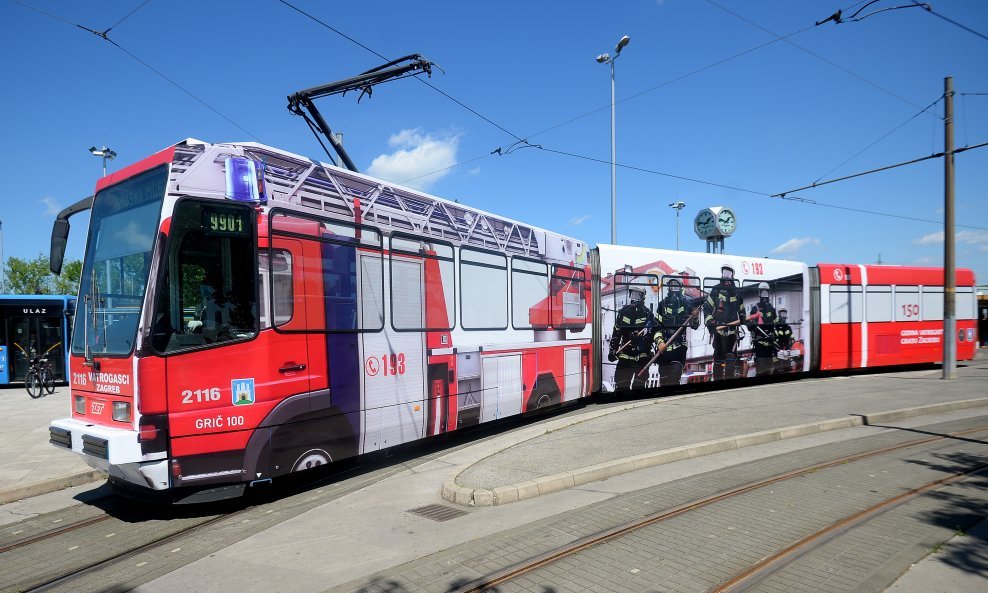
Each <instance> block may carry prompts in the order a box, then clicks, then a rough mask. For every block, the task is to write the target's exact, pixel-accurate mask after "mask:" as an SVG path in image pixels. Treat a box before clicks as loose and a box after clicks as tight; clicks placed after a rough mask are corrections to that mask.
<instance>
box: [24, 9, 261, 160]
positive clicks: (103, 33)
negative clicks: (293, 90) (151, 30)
mask: <svg viewBox="0 0 988 593" xmlns="http://www.w3.org/2000/svg"><path fill="white" fill-rule="evenodd" d="M149 1H150V0H145V2H144V3H143V4H141V5H140V6H138V7H137V8H135V9H134V10H132V11H130V13H128V14H127V15H126V16H124V17H123V18H122V19H120V20H118V21H117V22H116V23H115V24H114V25H113V27H116V26H117V25H119V24H120V23H122V22H123V21H124V20H126V19H127V18H129V17H130V16H131V15H132V14H134V13H135V12H137V10H138V9H140V8H141V7H143V6H144V5H145V4H147V3H148V2H149ZM10 2H13V3H14V4H19V5H20V6H23V7H24V8H27V9H30V10H33V11H35V12H38V13H40V14H43V15H45V16H47V17H50V18H52V19H55V20H58V21H61V22H63V23H65V24H67V25H71V26H73V27H76V28H78V29H82V30H83V31H87V32H89V33H92V34H93V35H96V36H97V37H99V38H101V39H103V40H104V41H108V42H109V43H110V44H111V45H113V46H114V47H116V48H117V49H119V50H120V51H122V52H123V53H125V54H127V55H128V56H129V57H130V58H131V59H133V60H135V61H137V62H138V63H140V64H141V65H143V66H144V67H146V68H148V69H149V70H151V71H152V72H154V73H155V74H157V75H158V76H160V77H161V78H163V79H164V80H166V81H167V82H169V83H170V84H172V85H173V86H174V87H175V88H177V89H178V90H180V91H182V92H183V93H185V94H186V95H188V96H189V97H191V98H192V99H194V100H195V101H197V102H198V103H200V104H201V105H203V106H204V107H206V108H207V109H209V110H210V111H212V112H213V113H215V114H216V115H218V116H220V117H221V118H223V119H224V120H226V121H227V122H229V123H230V124H232V125H233V126H235V127H236V128H238V129H240V130H241V131H242V132H244V133H245V134H247V135H248V136H250V137H251V138H253V139H254V140H257V141H258V142H260V141H261V140H260V138H258V137H257V136H256V135H255V134H253V133H252V132H250V131H249V130H247V129H246V128H244V127H243V126H242V125H240V124H238V123H237V122H235V121H233V120H232V119H230V118H229V117H227V116H226V115H225V114H223V113H222V112H221V111H220V110H218V109H216V108H215V107H213V106H212V105H210V104H209V103H207V102H206V101H205V100H203V99H202V98H200V97H198V96H197V95H196V94H195V93H193V92H192V91H190V90H188V89H186V88H185V87H183V86H182V85H180V84H179V83H178V82H176V81H174V80H172V79H171V78H169V77H168V76H166V75H165V74H164V73H163V72H161V71H160V70H158V69H157V68H155V67H154V66H152V65H151V64H149V63H147V62H145V61H144V60H142V59H141V58H139V57H138V56H137V55H135V54H133V53H132V52H130V51H129V50H127V49H126V48H124V47H123V46H122V45H120V44H119V43H117V42H116V41H114V40H112V39H110V37H109V35H108V32H109V31H110V29H112V28H113V27H110V29H106V30H105V31H97V30H95V29H91V28H89V27H86V26H83V25H80V24H78V23H74V22H72V21H70V20H67V19H64V18H62V17H60V16H58V15H55V14H52V13H50V12H47V11H44V10H41V9H40V8H37V7H34V6H31V5H30V4H26V3H24V2H21V1H20V0H10Z"/></svg>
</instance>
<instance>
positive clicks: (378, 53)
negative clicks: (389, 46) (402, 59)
mask: <svg viewBox="0 0 988 593" xmlns="http://www.w3.org/2000/svg"><path fill="white" fill-rule="evenodd" d="M278 2H280V3H282V4H284V5H285V6H287V7H289V8H291V9H292V10H294V11H296V12H298V13H299V14H302V15H304V16H306V17H308V18H309V19H312V20H313V21H315V22H316V23H319V24H320V25H322V26H323V27H326V28H327V29H329V30H330V31H332V32H333V33H336V34H337V35H339V36H341V37H343V38H344V39H346V40H348V41H350V42H351V43H355V44H356V45H358V46H360V47H362V48H364V49H365V50H367V51H369V52H370V53H372V54H374V55H375V56H377V57H379V58H381V59H382V60H385V61H388V60H390V59H391V58H388V57H386V56H384V55H383V54H381V53H380V52H378V51H375V50H374V49H372V48H370V47H368V46H367V45H365V44H363V43H361V42H359V41H357V40H356V39H354V38H353V37H351V36H349V35H347V34H346V33H343V32H342V31H340V30H339V29H337V28H335V27H333V26H331V25H329V24H328V23H325V22H323V21H322V20H321V19H318V18H316V17H315V16H314V15H311V14H309V13H308V12H306V11H304V10H302V9H301V8H299V7H297V6H295V5H294V4H292V3H291V2H288V1H287V0H278ZM416 80H418V81H419V82H421V83H422V84H424V85H425V86H427V87H429V88H431V89H432V90H434V91H436V92H437V93H439V94H440V95H442V96H444V97H446V98H447V99H449V100H450V101H452V102H454V103H456V104H457V105H459V106H460V107H462V108H464V109H466V110H467V111H469V112H470V113H472V114H474V115H476V116H477V117H479V118H481V119H482V120H484V121H486V122H487V123H489V124H491V125H492V126H494V127H495V128H497V129H499V130H501V131H502V132H504V133H505V134H507V135H509V136H511V137H512V138H514V139H515V140H521V137H520V136H518V135H517V134H515V133H514V132H511V131H510V130H508V129H507V128H505V127H504V126H502V125H501V124H499V123H497V122H495V121H494V120H492V119H490V118H489V117H487V116H485V115H484V114H482V113H480V112H479V111H477V110H475V109H473V108H472V107H470V106H469V105H467V104H465V103H463V102H462V101H460V100H459V99H457V98H455V97H453V96H452V95H450V94H449V93H447V92H445V91H443V90H441V89H440V88H439V87H437V86H435V85H434V84H432V83H430V82H429V81H427V80H423V79H422V78H418V77H416Z"/></svg>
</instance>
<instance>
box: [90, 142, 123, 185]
mask: <svg viewBox="0 0 988 593" xmlns="http://www.w3.org/2000/svg"><path fill="white" fill-rule="evenodd" d="M89 152H91V153H93V156H101V157H103V177H106V161H112V160H113V159H114V158H116V156H117V153H115V152H113V150H111V149H109V148H107V147H106V146H103V148H96V147H95V146H91V147H89Z"/></svg>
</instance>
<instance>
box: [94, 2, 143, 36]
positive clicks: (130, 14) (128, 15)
mask: <svg viewBox="0 0 988 593" xmlns="http://www.w3.org/2000/svg"><path fill="white" fill-rule="evenodd" d="M150 1H151V0H144V2H141V4H140V6H138V7H137V8H135V9H134V10H132V11H130V12H128V13H127V14H126V16H124V17H123V18H122V19H120V20H119V21H117V22H115V23H113V24H112V25H110V26H109V27H107V29H106V30H105V31H103V34H104V35H106V34H108V33H109V32H110V30H111V29H113V28H114V27H116V26H117V25H119V24H120V23H122V22H124V21H125V20H127V19H129V18H130V17H131V16H132V15H133V14H134V13H135V12H137V11H138V10H140V9H142V8H144V7H145V6H146V5H147V3H148V2H150Z"/></svg>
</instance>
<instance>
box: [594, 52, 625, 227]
mask: <svg viewBox="0 0 988 593" xmlns="http://www.w3.org/2000/svg"><path fill="white" fill-rule="evenodd" d="M629 41H631V37H628V36H627V35H625V36H624V37H622V38H621V41H618V43H617V46H616V47H615V48H614V56H613V57H612V56H611V55H610V54H600V55H599V56H597V63H599V64H610V65H611V243H612V244H614V243H617V176H616V174H617V167H616V165H615V164H614V163H615V161H616V160H617V148H616V144H615V139H614V60H616V59H618V56H620V55H621V50H622V49H624V46H626V45H628V42H629Z"/></svg>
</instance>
